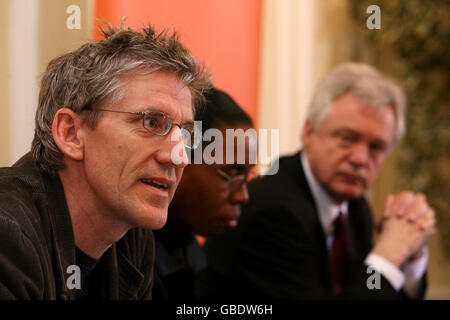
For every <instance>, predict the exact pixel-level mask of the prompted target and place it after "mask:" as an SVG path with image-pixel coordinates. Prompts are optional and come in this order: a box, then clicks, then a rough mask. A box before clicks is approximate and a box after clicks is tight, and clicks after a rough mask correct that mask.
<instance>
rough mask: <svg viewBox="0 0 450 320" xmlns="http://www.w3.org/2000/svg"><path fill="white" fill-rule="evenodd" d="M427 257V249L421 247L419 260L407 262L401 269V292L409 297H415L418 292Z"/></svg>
mask: <svg viewBox="0 0 450 320" xmlns="http://www.w3.org/2000/svg"><path fill="white" fill-rule="evenodd" d="M428 257H429V254H428V248H427V247H423V248H422V252H421V255H420V258H419V259H417V260H416V261H412V262H407V263H405V264H404V265H403V266H402V268H401V269H402V271H403V273H404V275H405V284H404V286H403V291H404V292H405V293H406V294H407V295H408V296H409V297H415V296H417V293H418V292H419V289H420V283H421V279H422V277H423V275H424V274H425V271H426V269H427V263H428Z"/></svg>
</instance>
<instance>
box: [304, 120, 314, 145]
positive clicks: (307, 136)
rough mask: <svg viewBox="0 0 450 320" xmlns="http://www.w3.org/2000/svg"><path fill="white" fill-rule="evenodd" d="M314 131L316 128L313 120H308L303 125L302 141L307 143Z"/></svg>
mask: <svg viewBox="0 0 450 320" xmlns="http://www.w3.org/2000/svg"><path fill="white" fill-rule="evenodd" d="M313 132H314V128H313V126H312V124H311V121H309V120H306V122H305V125H304V126H303V132H302V142H303V145H305V144H307V143H308V141H309V139H310V137H311V135H312V134H313Z"/></svg>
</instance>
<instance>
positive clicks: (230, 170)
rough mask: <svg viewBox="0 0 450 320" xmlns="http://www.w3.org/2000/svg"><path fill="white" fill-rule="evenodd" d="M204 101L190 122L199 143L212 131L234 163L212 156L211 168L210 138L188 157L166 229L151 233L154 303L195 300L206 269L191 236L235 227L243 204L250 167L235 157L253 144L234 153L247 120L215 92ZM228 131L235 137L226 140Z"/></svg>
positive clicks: (248, 126)
mask: <svg viewBox="0 0 450 320" xmlns="http://www.w3.org/2000/svg"><path fill="white" fill-rule="evenodd" d="M205 99H206V105H205V108H201V109H200V110H198V111H197V112H196V114H195V120H196V121H197V122H201V124H202V126H201V128H202V132H203V135H204V136H205V140H206V137H207V136H209V133H213V132H214V131H215V132H216V133H219V134H220V136H222V137H223V146H220V147H221V148H222V147H225V146H226V145H227V142H228V139H229V138H231V139H233V141H234V143H233V144H234V146H235V147H236V151H237V152H234V160H235V161H232V163H229V161H227V155H228V152H227V151H228V150H227V148H224V152H222V154H221V155H222V157H220V156H219V152H217V156H218V157H216V160H217V161H214V162H215V163H210V161H208V159H206V158H207V155H208V152H207V151H208V150H210V147H212V143H213V142H216V143H217V139H216V138H215V139H213V142H212V143H209V142H207V141H205V142H204V143H203V145H202V147H203V148H200V147H199V148H197V149H196V150H195V151H194V152H198V153H199V154H191V155H192V156H193V157H192V159H191V164H189V165H188V166H187V167H186V168H185V170H184V173H183V178H182V179H181V181H180V184H179V186H178V188H177V192H176V193H175V195H174V198H173V201H172V203H171V205H170V206H169V215H168V220H167V223H166V225H165V226H164V227H163V228H162V229H161V230H157V231H155V242H156V270H155V277H156V279H157V281H156V283H155V288H154V299H169V300H184V301H186V300H194V299H195V296H194V279H195V276H196V274H197V273H198V272H199V271H201V270H202V269H203V268H205V266H206V257H205V255H204V252H203V248H202V247H201V246H200V245H199V243H198V242H197V239H196V235H201V236H203V237H209V236H211V235H215V234H221V233H223V232H224V231H225V230H227V229H230V228H233V227H234V226H236V224H237V220H238V218H239V215H240V212H241V206H242V205H243V204H244V203H246V202H247V200H248V191H247V179H248V175H249V173H250V171H251V169H252V168H253V167H254V164H252V162H251V161H249V160H250V159H249V158H248V157H247V160H248V161H243V162H241V163H240V162H239V161H238V152H241V151H244V152H245V154H246V155H247V154H250V147H251V146H252V145H256V143H254V144H251V140H250V139H247V141H246V142H245V140H244V145H243V146H244V148H242V149H241V150H239V148H238V141H239V140H238V137H239V132H240V131H239V130H242V131H241V133H243V134H244V133H245V132H248V130H249V129H252V128H253V123H252V120H251V119H250V117H249V116H248V115H247V114H246V113H245V111H244V110H242V109H241V107H239V105H238V104H237V103H236V101H234V100H233V99H232V98H231V97H230V96H229V95H228V94H227V93H225V92H223V91H221V90H218V89H212V90H211V91H210V92H208V93H207V94H205ZM229 129H232V130H233V131H234V133H235V134H236V136H235V135H232V136H227V134H226V132H227V130H229ZM218 147H219V145H218ZM202 150H204V152H203V153H202ZM217 151H218V150H217ZM205 152H206V153H205ZM199 155H200V156H201V157H198V156H199ZM204 155H205V157H204ZM199 160H201V161H199ZM211 160H212V159H211Z"/></svg>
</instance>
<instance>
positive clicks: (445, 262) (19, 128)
mask: <svg viewBox="0 0 450 320" xmlns="http://www.w3.org/2000/svg"><path fill="white" fill-rule="evenodd" d="M437 2H439V3H440V2H441V1H437ZM389 3H391V4H393V5H395V4H398V2H397V1H389ZM408 3H410V4H411V8H412V9H411V10H422V11H424V12H423V16H424V17H426V14H425V13H426V12H425V11H427V9H426V8H422V7H420V6H418V5H416V4H415V3H416V1H409V2H408ZM370 4H379V5H380V6H381V8H382V11H381V19H382V20H381V24H382V28H381V30H370V32H369V31H368V30H367V28H366V27H365V23H366V18H367V17H368V16H369V15H368V14H366V12H365V9H366V7H367V5H365V7H364V5H361V4H360V5H355V2H354V1H352V0H326V1H314V0H245V1H242V0H226V1H225V0H190V1H181V0H166V1H160V0H147V1H144V0H133V1H126V0H1V1H0V17H1V19H0V36H1V37H2V39H4V41H3V45H2V47H1V49H0V97H1V101H0V103H1V104H0V165H1V166H7V165H11V164H12V163H14V162H15V161H16V160H17V159H18V158H19V157H20V156H21V155H23V154H24V153H25V152H27V151H28V150H29V148H30V144H31V140H32V137H33V130H34V124H33V119H34V111H35V109H36V102H37V94H38V90H39V87H38V85H39V79H40V75H41V74H42V72H43V71H44V70H45V67H46V65H47V64H48V62H49V61H50V59H52V58H53V57H55V56H57V55H59V54H62V53H64V52H67V51H69V50H71V49H73V48H76V47H78V46H79V45H80V44H81V43H83V42H85V41H87V40H90V39H96V38H99V36H100V35H99V32H98V30H97V28H98V26H99V25H100V24H99V21H98V20H97V19H98V18H100V19H103V20H106V21H108V22H110V23H112V24H115V25H118V24H119V22H120V20H121V18H122V17H124V16H127V17H128V18H127V20H126V23H125V25H126V26H130V27H139V26H141V25H142V24H146V23H148V22H151V23H152V24H154V25H155V26H156V28H157V29H158V30H161V29H162V28H165V27H172V28H173V29H174V30H176V31H177V32H178V33H179V34H180V38H181V40H182V42H183V43H185V44H186V46H187V47H188V48H189V49H190V50H191V51H192V52H193V53H194V55H195V56H196V57H197V58H198V59H199V60H200V61H202V62H203V63H205V64H206V66H207V67H208V68H209V70H210V71H211V72H212V74H213V77H214V82H215V84H216V86H217V87H219V88H221V89H223V90H225V91H228V92H229V93H230V94H231V95H232V96H233V97H234V98H235V99H236V100H237V101H238V102H239V104H240V105H241V106H242V107H243V108H244V109H245V110H247V112H248V113H249V114H250V115H251V116H252V118H253V119H254V121H255V122H256V123H257V126H258V127H259V128H266V129H271V128H272V129H279V132H280V145H279V153H280V154H288V153H291V152H294V151H296V150H297V149H298V148H300V147H301V144H300V132H301V129H302V124H303V121H304V119H305V115H306V110H307V106H308V102H309V99H310V97H311V93H312V91H313V90H314V87H315V85H316V84H317V82H318V81H319V80H320V79H321V78H322V77H323V76H324V75H325V74H326V73H327V72H329V71H330V69H331V68H333V67H334V66H336V65H337V64H339V63H342V62H345V61H351V60H353V61H365V62H368V63H371V64H373V65H375V66H376V67H378V68H381V69H382V70H383V71H385V72H388V73H391V74H392V73H394V74H392V75H393V76H398V75H399V73H395V72H393V71H394V70H393V69H394V68H393V66H394V65H397V64H398V60H397V55H396V51H395V48H394V47H395V46H394V45H392V43H391V44H389V43H385V44H383V46H380V45H379V43H380V42H381V40H382V39H383V38H384V37H387V36H388V35H389V33H388V32H389V31H390V29H389V28H386V26H385V25H383V21H384V20H383V10H387V9H384V8H385V5H386V1H371V3H370ZM71 5H76V6H78V7H79V8H80V18H81V24H80V28H79V29H69V28H68V27H67V25H66V22H67V20H68V18H69V17H70V16H71V14H72V13H70V12H67V11H66V10H67V9H68V7H70V6H71ZM447 8H448V7H447ZM355 10H356V11H357V12H356V13H355ZM447 12H449V10H447ZM416 15H417V14H416ZM447 15H448V14H447ZM417 16H421V14H418V15H417ZM447 20H449V21H450V19H447ZM423 23H425V24H426V23H427V20H425V22H424V21H423V20H421V21H420V24H423ZM418 24H419V23H418ZM394 27H395V26H394ZM394 27H392V28H391V29H392V30H394V29H395V28H394ZM445 27H448V25H446V26H445ZM364 29H366V30H365V31H364ZM392 30H391V31H392ZM447 31H448V29H447ZM375 33H376V35H377V37H373V35H374V34H375ZM447 34H449V33H448V32H447ZM385 35H386V36H385ZM413 36H414V35H413ZM431 36H432V35H430V37H431ZM371 37H372V38H373V39H370V38H371ZM380 39H381V40H380ZM400 40H401V41H408V39H406V38H405V39H400ZM441 45H442V46H443V48H444V50H446V51H447V55H448V49H449V45H448V42H443V43H441ZM413 54H414V53H413ZM405 79H406V80H407V78H405ZM401 80H402V81H403V78H402V79H401ZM447 80H448V78H446V79H443V80H442V81H444V83H445V81H447ZM447 84H448V82H447ZM424 108H426V106H425V107H424ZM445 108H447V109H445ZM425 110H426V109H425ZM445 110H447V112H445ZM433 112H434V111H433ZM424 114H426V113H424ZM445 116H448V105H446V106H444V118H445ZM424 117H425V115H424ZM447 125H448V124H447ZM443 136H444V138H445V137H447V138H445V139H447V140H445V141H448V136H446V135H445V134H443ZM402 150H403V151H402ZM405 150H406V149H402V148H399V149H398V150H396V151H395V152H394V153H393V154H392V155H391V156H390V158H389V159H388V161H387V162H386V164H385V166H384V168H383V170H382V172H381V174H380V176H379V178H378V180H377V182H376V184H375V186H374V187H373V188H372V189H371V190H370V191H369V194H368V195H369V199H370V202H371V205H372V207H373V208H374V211H375V215H376V217H380V216H381V213H382V208H383V203H384V199H385V198H386V195H387V194H388V193H391V192H398V191H399V190H401V185H399V184H398V183H397V181H398V180H401V179H403V178H404V177H405V174H404V173H402V171H400V170H399V163H400V162H399V160H398V159H401V158H402V157H404V155H405V154H409V153H407V152H406V151H405ZM445 159H449V156H448V151H447V154H446V158H445ZM445 164H446V165H445ZM444 167H446V168H447V169H446V170H447V172H448V167H449V165H448V162H444ZM425 171H426V170H425ZM406 176H407V175H406ZM441 188H443V189H446V190H447V191H449V192H447V194H449V193H450V190H449V181H448V180H444V184H443V185H442V187H441ZM415 190H417V191H419V190H422V189H421V185H418V189H415ZM424 190H425V189H424ZM427 190H428V189H427ZM439 196H440V195H437V196H436V198H438V197H439ZM429 197H430V199H431V198H432V197H433V195H429ZM441 203H443V204H444V205H443V206H441V207H440V208H444V209H441V210H440V216H441V217H448V215H449V214H450V213H449V212H448V207H447V208H446V207H445V205H446V204H447V205H448V199H444V200H443V201H441ZM444 220H445V219H443V218H441V220H440V221H444ZM448 229H449V228H447V227H446V226H445V225H444V227H441V228H440V229H439V232H438V233H437V234H436V235H435V236H433V238H432V239H431V240H430V242H429V245H430V252H431V259H430V264H429V272H428V277H429V290H428V293H427V298H429V299H450V276H449V275H450V272H449V271H450V253H449V252H448V250H447V249H445V248H446V245H443V244H445V243H447V242H448V239H447V238H445V237H444V235H445V233H446V232H447V233H448V231H449V230H448Z"/></svg>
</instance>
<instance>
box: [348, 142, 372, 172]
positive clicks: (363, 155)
mask: <svg viewBox="0 0 450 320" xmlns="http://www.w3.org/2000/svg"><path fill="white" fill-rule="evenodd" d="M369 156H370V155H369V147H368V146H367V145H366V144H364V143H358V144H355V145H354V146H353V148H352V149H351V153H350V162H351V164H352V165H353V166H355V167H362V166H365V165H366V164H367V163H368V162H369Z"/></svg>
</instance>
